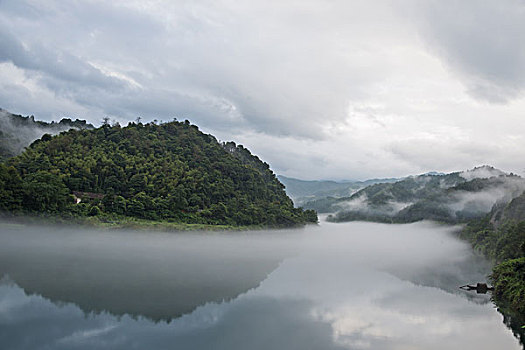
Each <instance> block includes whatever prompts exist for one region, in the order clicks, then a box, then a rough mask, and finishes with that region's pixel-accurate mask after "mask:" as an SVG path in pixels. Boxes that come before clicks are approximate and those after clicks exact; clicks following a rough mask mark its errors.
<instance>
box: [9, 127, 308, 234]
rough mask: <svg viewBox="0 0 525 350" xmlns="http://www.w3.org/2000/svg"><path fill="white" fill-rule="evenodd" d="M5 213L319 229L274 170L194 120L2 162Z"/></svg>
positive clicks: (114, 130) (91, 138)
mask: <svg viewBox="0 0 525 350" xmlns="http://www.w3.org/2000/svg"><path fill="white" fill-rule="evenodd" d="M73 194H74V195H75V196H76V198H75V197H74V196H73ZM78 200H80V203H78V204H76V201H78ZM0 210H2V211H7V212H16V213H54V214H59V215H70V216H78V217H85V216H114V217H117V216H127V217H135V218H140V219H148V220H168V221H174V222H183V223H196V224H222V225H236V226H238V225H266V226H291V225H296V224H302V223H306V222H317V215H316V213H315V212H314V211H311V210H307V211H303V210H302V209H300V208H294V207H293V203H292V201H291V200H290V198H288V197H287V196H286V193H285V192H284V186H283V185H282V184H281V183H280V182H279V181H278V180H277V179H276V177H275V175H274V174H273V172H272V171H271V170H270V168H269V166H268V164H266V163H263V162H262V161H260V160H259V158H257V157H256V156H253V155H252V154H251V153H250V152H249V151H248V150H247V149H245V148H244V147H243V146H241V145H236V144H235V143H233V142H228V143H223V144H220V143H218V142H217V140H216V139H215V138H214V137H213V136H211V135H207V134H204V133H202V132H200V131H199V130H198V128H197V127H196V126H194V125H191V124H190V123H189V122H188V121H185V122H176V121H174V122H171V123H165V124H161V125H156V124H153V123H150V124H145V125H143V124H140V123H139V124H135V123H130V124H129V125H128V126H127V127H124V128H121V127H120V126H118V125H116V126H113V127H111V126H109V125H104V126H102V127H100V128H98V129H94V130H69V131H67V132H63V133H61V134H60V135H58V136H55V137H51V136H49V135H44V136H43V137H42V138H41V139H39V140H37V141H35V142H34V143H32V144H31V145H30V147H28V148H27V149H26V151H25V152H24V153H22V154H20V155H19V156H16V157H14V158H11V159H10V160H9V161H8V162H7V163H6V164H0Z"/></svg>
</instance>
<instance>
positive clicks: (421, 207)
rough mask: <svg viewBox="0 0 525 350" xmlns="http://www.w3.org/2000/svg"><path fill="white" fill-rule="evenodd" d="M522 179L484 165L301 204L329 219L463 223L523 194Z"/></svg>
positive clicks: (410, 178) (422, 176) (384, 184)
mask: <svg viewBox="0 0 525 350" xmlns="http://www.w3.org/2000/svg"><path fill="white" fill-rule="evenodd" d="M524 189H525V181H524V180H523V179H522V178H521V177H519V176H517V175H513V174H505V173H504V172H502V171H500V170H497V169H495V168H492V167H489V166H482V167H479V168H474V169H472V170H470V171H465V172H455V173H450V174H438V175H432V174H424V175H419V176H411V177H408V178H405V179H403V180H401V181H398V182H395V183H383V184H375V185H371V186H368V187H366V188H364V189H361V190H359V191H357V192H356V193H354V194H353V195H351V196H349V197H344V198H325V199H320V200H316V201H313V202H308V203H305V204H304V207H305V208H309V209H315V210H318V211H319V212H325V213H336V214H335V215H334V216H332V217H331V220H334V221H351V220H370V221H381V222H414V221H418V220H424V219H429V220H438V221H445V222H458V221H465V220H468V219H470V218H475V217H481V216H483V215H485V214H487V213H488V212H490V210H491V209H492V207H493V206H494V204H496V203H508V202H510V201H511V200H512V199H513V198H515V197H517V196H519V195H520V194H521V193H523V191H524Z"/></svg>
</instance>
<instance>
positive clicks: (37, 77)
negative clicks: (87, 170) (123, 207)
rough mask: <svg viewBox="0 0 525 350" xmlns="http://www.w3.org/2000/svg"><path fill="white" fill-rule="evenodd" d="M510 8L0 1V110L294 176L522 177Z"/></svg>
mask: <svg viewBox="0 0 525 350" xmlns="http://www.w3.org/2000/svg"><path fill="white" fill-rule="evenodd" d="M524 90H525V1H523V0H493V1H478V0H457V1H447V0H435V1H431V0H429V1H424V0H397V1H394V0H392V1H386V0H385V1H383V0H377V1H376V0H374V1H371V0H362V1H351V0H342V1H328V0H323V1H321V0H320V1H309V0H297V1H286V0H280V1H273V0H262V1H239V0H235V1H233V0H232V1H229V0H213V1H169V0H166V1H163V0H155V1H150V2H147V1H144V0H139V1H131V0H122V1H82V0H78V1H53V0H34V1H25V0H0V107H2V108H4V109H7V110H9V111H11V112H13V113H19V114H24V115H30V114H33V115H35V116H36V118H37V119H41V120H53V119H54V120H58V119H60V118H62V117H73V118H80V119H86V120H88V121H90V122H93V123H96V124H100V121H101V120H102V118H103V117H104V116H110V117H111V118H112V119H115V120H118V121H120V122H121V123H122V124H127V122H128V121H130V120H134V119H135V118H136V117H137V116H141V117H142V118H143V120H144V121H149V120H153V119H157V120H164V121H168V120H171V119H173V118H174V117H177V118H178V119H189V120H190V121H191V122H192V123H194V124H196V125H198V126H199V127H200V129H201V130H203V131H205V132H208V133H212V134H214V135H215V136H216V137H217V138H218V139H220V140H233V141H235V142H237V143H240V144H243V145H244V146H246V147H247V148H249V149H250V150H251V151H252V152H253V153H255V154H257V155H258V156H259V157H260V158H261V159H263V160H264V161H266V162H268V163H269V164H270V165H271V167H272V169H273V170H274V171H275V172H276V173H278V174H283V175H287V176H292V177H297V178H302V179H365V178H371V177H390V176H405V175H408V174H417V173H421V172H426V171H431V170H437V171H453V170H461V169H466V168H471V167H474V166H476V165H481V164H491V165H494V166H496V167H498V168H501V169H503V170H506V171H513V172H515V173H520V174H523V171H524V169H525V95H524Z"/></svg>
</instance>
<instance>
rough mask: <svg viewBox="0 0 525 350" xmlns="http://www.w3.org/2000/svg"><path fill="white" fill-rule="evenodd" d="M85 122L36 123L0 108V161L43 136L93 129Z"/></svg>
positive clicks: (69, 120)
mask: <svg viewBox="0 0 525 350" xmlns="http://www.w3.org/2000/svg"><path fill="white" fill-rule="evenodd" d="M93 128H94V127H93V125H91V124H88V123H87V122H86V121H85V120H79V119H76V120H71V119H69V118H63V119H62V120H60V122H58V123H55V122H52V123H47V122H43V121H37V120H35V118H34V117H33V116H30V117H23V116H21V115H17V114H13V113H9V112H8V111H6V110H3V109H1V108H0V161H1V160H2V159H7V158H9V157H13V156H16V155H18V154H20V153H21V152H22V151H23V150H24V148H25V147H27V146H29V145H30V144H31V143H32V142H33V141H35V140H37V139H39V138H41V137H42V136H43V135H44V134H50V135H56V134H59V133H61V132H62V131H67V130H69V129H93Z"/></svg>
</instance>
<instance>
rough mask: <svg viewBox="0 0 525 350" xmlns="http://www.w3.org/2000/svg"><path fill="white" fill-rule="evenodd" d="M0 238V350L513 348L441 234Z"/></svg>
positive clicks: (383, 229)
mask: <svg viewBox="0 0 525 350" xmlns="http://www.w3.org/2000/svg"><path fill="white" fill-rule="evenodd" d="M0 230H1V231H0V275H2V276H4V277H3V279H2V282H0V348H2V349H4V348H5V349H94V348H102V349H465V348H467V349H520V348H521V347H520V344H519V342H518V341H517V339H516V338H514V336H513V335H512V332H511V331H510V330H509V329H508V328H507V327H506V326H505V325H504V324H503V322H502V316H501V315H500V314H499V313H498V312H497V311H496V310H495V309H494V307H493V305H492V303H491V302H490V299H489V298H490V297H489V296H487V295H476V294H472V293H468V292H463V291H461V290H459V289H458V287H459V286H460V285H462V284H466V283H475V282H481V281H484V280H485V276H486V274H487V273H489V272H490V266H489V264H488V263H487V262H486V261H485V260H484V259H482V258H479V257H475V256H474V255H473V254H472V251H471V249H470V247H469V245H468V244H466V243H464V242H461V241H459V240H457V239H456V238H455V237H454V235H453V234H452V231H453V228H450V227H445V226H437V225H435V224H432V223H417V224H411V225H382V224H372V223H344V224H329V223H323V224H322V225H320V226H319V227H315V226H309V227H307V228H305V229H300V230H289V231H271V232H264V231H262V232H246V233H238V232H237V233H231V234H224V233H213V234H199V233H190V234H168V233H145V232H108V231H105V232H90V231H86V230H73V229H71V228H63V229H49V228H45V227H44V228H42V227H39V228H36V227H29V228H9V227H7V226H5V225H4V226H1V228H0ZM169 319H171V321H170V322H167V320H169Z"/></svg>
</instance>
